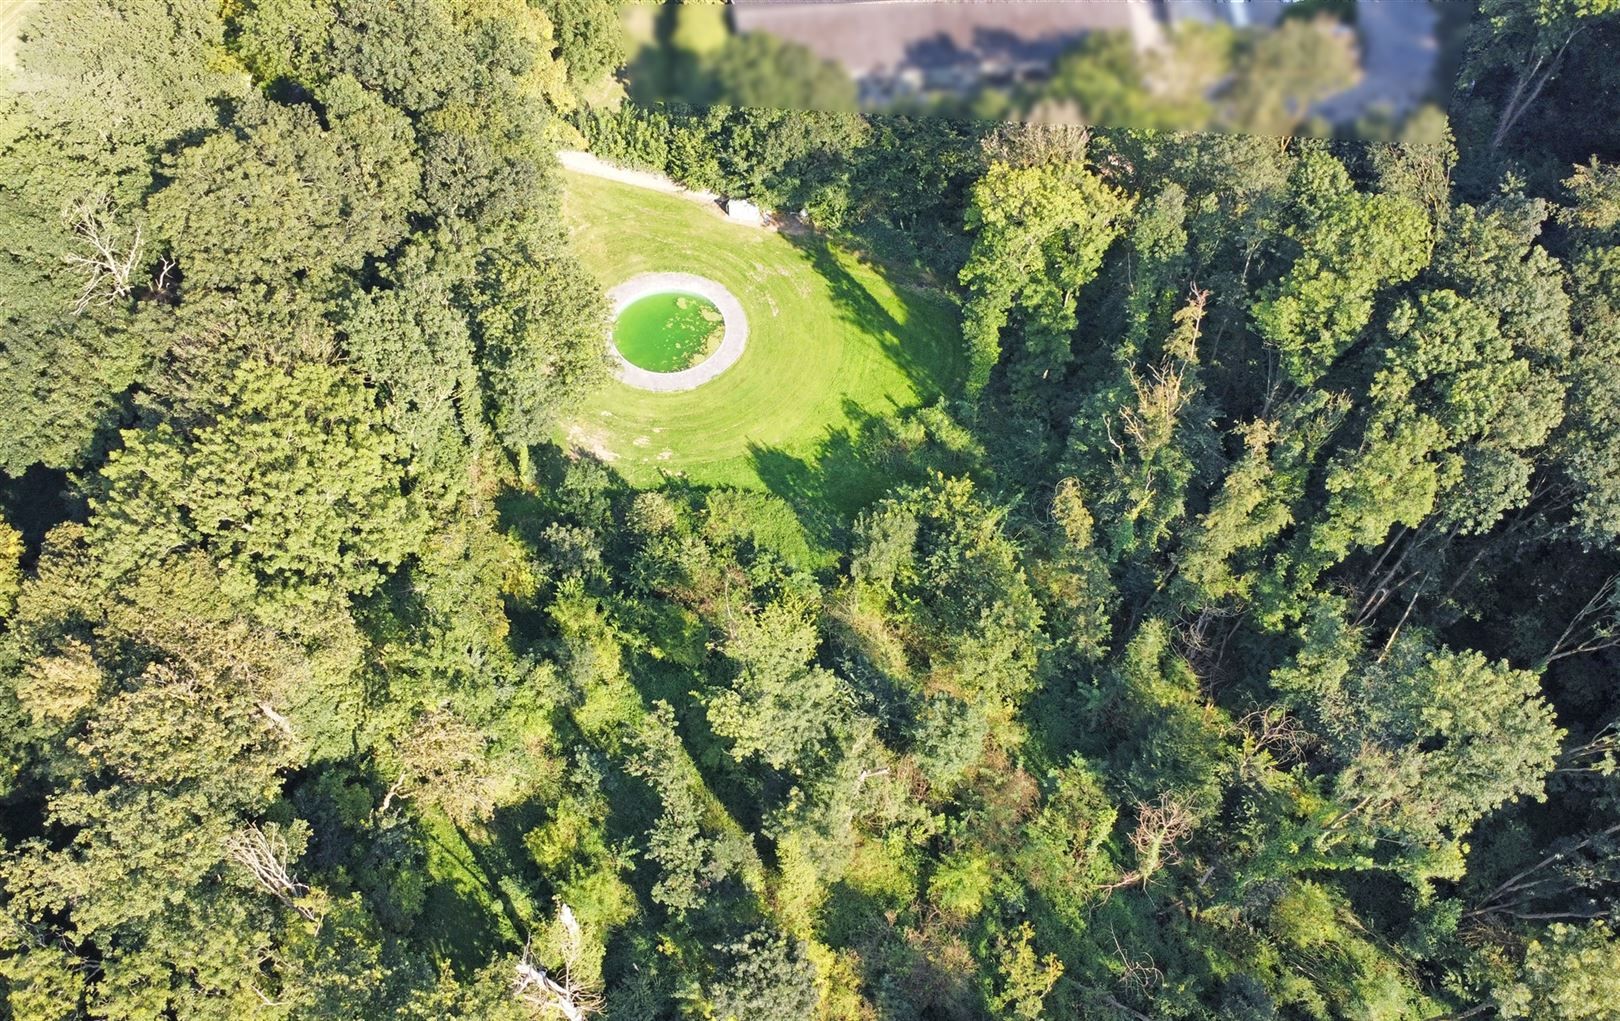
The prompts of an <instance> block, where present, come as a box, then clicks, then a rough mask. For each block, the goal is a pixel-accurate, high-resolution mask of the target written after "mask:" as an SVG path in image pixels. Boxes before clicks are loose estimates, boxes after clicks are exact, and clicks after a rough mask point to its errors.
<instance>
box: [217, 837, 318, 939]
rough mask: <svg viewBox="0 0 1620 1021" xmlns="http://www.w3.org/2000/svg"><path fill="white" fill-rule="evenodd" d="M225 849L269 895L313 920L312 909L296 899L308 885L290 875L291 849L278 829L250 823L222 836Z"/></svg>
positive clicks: (300, 896)
mask: <svg viewBox="0 0 1620 1021" xmlns="http://www.w3.org/2000/svg"><path fill="white" fill-rule="evenodd" d="M225 853H226V854H228V855H229V856H230V858H231V860H232V861H234V862H236V863H237V864H238V865H240V866H242V867H243V868H244V869H246V870H247V871H248V874H249V875H251V876H252V877H253V879H254V881H255V882H257V883H258V884H259V885H260V886H261V887H263V888H264V889H265V890H266V891H267V892H268V893H269V894H270V895H271V896H272V897H274V898H276V900H279V901H281V903H283V904H285V905H286V906H287V907H289V908H292V909H293V910H294V911H296V912H298V914H299V916H300V917H302V918H303V919H304V920H305V921H309V922H313V921H315V912H314V911H312V910H310V908H309V906H308V905H306V904H303V903H301V902H300V899H301V898H302V897H303V896H304V894H306V893H308V892H309V887H307V886H305V885H304V884H303V883H300V882H298V881H297V880H296V879H294V878H293V877H292V868H291V862H290V859H291V857H292V851H291V849H290V848H289V847H288V846H287V840H286V838H285V837H283V836H282V835H281V834H280V833H278V832H275V831H274V830H272V831H271V832H269V833H266V832H265V831H264V830H261V829H260V828H259V827H258V826H256V825H250V826H249V827H248V828H247V829H245V830H242V831H241V832H240V833H233V834H231V835H230V836H229V837H226V838H225Z"/></svg>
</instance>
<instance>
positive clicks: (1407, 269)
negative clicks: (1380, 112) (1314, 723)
mask: <svg viewBox="0 0 1620 1021" xmlns="http://www.w3.org/2000/svg"><path fill="white" fill-rule="evenodd" d="M1290 187H1291V190H1292V193H1293V194H1292V203H1293V209H1292V210H1291V213H1290V216H1289V221H1288V224H1287V226H1286V227H1285V235H1286V236H1287V237H1289V238H1291V239H1292V240H1293V242H1294V246H1295V252H1296V254H1295V255H1294V256H1293V258H1292V260H1291V262H1290V265H1289V267H1288V271H1287V273H1285V274H1284V275H1283V277H1282V278H1281V279H1280V280H1278V281H1277V282H1276V283H1274V284H1272V285H1271V286H1270V287H1268V288H1266V290H1265V291H1264V292H1263V296H1262V297H1261V299H1260V300H1259V301H1257V302H1255V303H1254V305H1253V306H1252V310H1253V315H1254V322H1255V328H1256V329H1257V330H1258V331H1259V333H1260V335H1261V336H1262V337H1264V338H1265V339H1266V340H1267V341H1268V342H1269V343H1271V344H1272V345H1274V346H1275V347H1276V348H1277V350H1278V353H1279V354H1280V355H1281V357H1282V365H1283V370H1284V371H1285V372H1286V373H1287V374H1288V376H1289V378H1290V379H1292V380H1293V381H1294V382H1295V383H1297V384H1299V385H1301V386H1308V385H1310V384H1311V383H1314V382H1315V381H1316V380H1317V379H1318V378H1319V377H1321V375H1322V374H1323V373H1324V372H1326V371H1327V370H1328V369H1329V368H1330V367H1331V366H1332V364H1333V362H1334V361H1335V360H1336V359H1337V358H1338V357H1339V355H1341V354H1343V353H1344V351H1345V350H1346V349H1347V348H1349V347H1350V346H1351V345H1352V344H1353V343H1355V341H1356V339H1357V337H1358V336H1359V335H1360V334H1361V331H1362V330H1363V329H1365V328H1366V326H1367V324H1368V322H1370V321H1371V319H1372V314H1373V298H1374V297H1375V296H1376V294H1377V293H1378V291H1379V290H1380V289H1382V288H1384V287H1387V286H1389V285H1391V284H1396V283H1401V282H1402V281H1405V280H1409V279H1411V277H1412V276H1414V275H1415V274H1416V273H1417V272H1418V270H1420V269H1422V268H1423V265H1424V263H1425V262H1427V261H1428V245H1429V237H1428V221H1427V218H1426V217H1425V216H1424V215H1423V210H1422V208H1421V207H1419V206H1418V205H1417V203H1415V202H1413V201H1412V200H1410V199H1407V198H1404V197H1400V196H1396V195H1389V194H1377V195H1363V194H1361V193H1359V192H1357V191H1355V190H1354V189H1353V188H1352V187H1351V184H1350V178H1349V175H1348V174H1347V173H1346V171H1345V169H1344V166H1343V165H1342V164H1341V163H1339V162H1338V161H1337V160H1335V159H1334V158H1333V157H1331V156H1329V155H1327V154H1326V153H1324V152H1319V151H1314V150H1313V151H1309V152H1307V153H1305V154H1304V156H1303V157H1302V158H1301V159H1300V162H1299V165H1298V167H1297V168H1296V169H1295V171H1294V175H1293V179H1292V181H1291V182H1290Z"/></svg>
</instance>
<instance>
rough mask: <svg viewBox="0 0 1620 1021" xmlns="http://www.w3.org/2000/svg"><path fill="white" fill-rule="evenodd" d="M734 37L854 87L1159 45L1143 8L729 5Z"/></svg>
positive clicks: (967, 2)
mask: <svg viewBox="0 0 1620 1021" xmlns="http://www.w3.org/2000/svg"><path fill="white" fill-rule="evenodd" d="M731 12H732V18H733V20H734V24H735V25H736V27H737V31H739V32H765V33H768V34H770V35H774V36H777V37H778V38H781V39H785V40H788V41H790V42H796V43H800V44H802V45H804V46H806V47H808V48H809V49H810V50H811V51H812V52H814V53H815V54H816V55H817V56H820V57H822V58H824V59H827V60H833V61H836V62H838V63H839V64H842V65H843V66H844V68H845V69H846V70H847V71H848V72H849V73H850V76H851V77H853V78H856V79H860V78H865V77H869V76H890V75H895V74H899V73H901V72H904V71H906V70H920V71H931V70H939V69H945V68H952V67H972V68H974V69H977V70H981V71H982V70H985V69H1003V70H1006V71H1011V72H1015V71H1018V70H1020V69H1023V68H1029V67H1041V68H1044V67H1047V66H1049V65H1050V64H1051V62H1052V61H1053V60H1055V59H1056V58H1057V57H1058V56H1059V55H1060V54H1062V53H1063V51H1064V50H1066V49H1068V48H1069V47H1071V46H1073V45H1074V43H1075V42H1077V41H1078V40H1079V39H1080V38H1081V37H1082V36H1084V35H1086V34H1087V33H1089V32H1097V31H1104V30H1116V31H1127V32H1130V33H1132V35H1133V36H1135V37H1136V38H1137V40H1138V42H1144V41H1145V39H1144V36H1152V37H1154V38H1156V37H1157V32H1158V22H1157V20H1156V18H1155V17H1154V12H1153V7H1152V5H1151V4H1149V3H1146V2H1144V0H1071V2H1065V3H1054V2H1051V0H1046V2H1033V0H977V2H973V0H932V2H928V0H887V2H884V0H830V2H829V0H823V2H804V0H734V2H733V3H732V5H731Z"/></svg>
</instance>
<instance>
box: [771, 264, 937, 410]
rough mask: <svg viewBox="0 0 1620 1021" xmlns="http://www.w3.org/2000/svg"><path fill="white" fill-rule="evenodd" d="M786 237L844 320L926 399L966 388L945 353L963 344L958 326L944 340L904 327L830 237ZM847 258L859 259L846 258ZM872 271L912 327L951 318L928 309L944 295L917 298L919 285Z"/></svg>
mask: <svg viewBox="0 0 1620 1021" xmlns="http://www.w3.org/2000/svg"><path fill="white" fill-rule="evenodd" d="M782 236H783V237H785V238H787V240H788V243H789V244H791V245H793V247H795V248H797V249H799V251H801V252H803V253H804V255H805V256H806V257H807V258H808V259H809V260H810V263H811V265H812V266H813V267H814V268H815V270H816V273H817V274H818V275H819V276H820V277H821V278H822V280H823V281H825V282H826V284H827V289H828V293H829V295H830V297H831V298H832V302H833V305H834V306H835V307H836V308H837V309H838V312H839V315H840V316H842V317H843V319H844V320H845V321H846V322H848V323H851V324H852V325H854V326H855V327H857V328H858V329H860V330H861V331H862V332H863V333H866V334H868V335H870V336H872V337H874V338H875V339H876V340H877V341H878V344H879V345H880V346H881V348H882V350H883V353H884V354H885V355H887V356H888V358H889V359H890V360H891V361H893V362H894V363H895V364H896V365H898V366H900V368H901V370H902V371H904V372H905V373H906V375H907V376H908V377H909V378H910V379H911V381H912V384H913V385H914V386H915V387H916V388H917V392H918V393H919V394H920V395H921V396H922V397H923V399H924V400H933V399H934V398H936V397H941V396H946V395H949V394H953V393H954V392H955V391H956V389H957V387H958V386H959V385H960V384H961V377H960V373H959V372H953V371H952V369H953V367H958V366H956V363H957V362H958V361H959V359H953V358H951V357H950V353H949V352H948V351H944V350H940V348H941V346H942V345H948V344H952V343H957V342H958V341H957V337H956V332H955V330H954V324H953V328H951V329H948V330H946V331H944V335H943V336H940V335H933V334H931V333H930V331H927V330H923V329H918V328H917V327H916V326H914V325H908V324H906V323H901V322H900V320H898V319H896V318H895V317H894V314H893V313H892V312H890V311H889V310H888V309H887V308H884V307H883V304H882V303H881V302H880V301H878V300H877V298H875V297H874V296H873V295H872V292H871V291H870V290H868V289H867V288H866V287H865V286H864V285H862V283H861V282H860V281H859V280H857V279H856V278H855V277H854V276H853V275H852V274H851V273H850V272H849V270H848V268H846V266H845V264H844V262H843V261H841V260H840V259H839V257H838V255H837V254H835V253H834V252H833V249H832V245H831V244H830V243H829V242H828V241H827V239H826V238H823V237H822V236H821V235H819V234H813V233H786V232H784V233H783V235H782ZM845 258H858V257H857V256H854V255H850V254H847V253H846V255H845ZM872 268H873V269H874V270H875V271H876V272H877V273H878V275H879V276H880V277H882V278H883V280H884V281H885V282H886V283H888V284H889V285H890V286H891V287H893V288H894V290H895V293H896V295H898V296H899V297H900V300H901V301H903V302H905V303H906V306H907V312H908V316H907V318H908V320H910V321H911V322H912V323H915V322H916V321H918V320H920V319H924V318H927V317H929V316H941V315H945V314H946V310H945V309H943V308H938V307H936V308H929V307H927V306H928V305H929V304H934V303H938V304H943V303H945V302H946V299H945V297H944V295H943V293H941V294H940V296H939V297H938V298H924V297H922V296H921V295H920V294H919V293H918V286H917V285H910V284H907V283H905V282H903V281H899V280H895V279H892V275H891V273H890V272H888V271H886V270H885V269H884V268H882V267H879V266H876V265H873V266H872ZM950 316H951V318H952V319H954V318H955V313H954V310H951V312H950Z"/></svg>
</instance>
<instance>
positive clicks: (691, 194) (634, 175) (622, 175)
mask: <svg viewBox="0 0 1620 1021" xmlns="http://www.w3.org/2000/svg"><path fill="white" fill-rule="evenodd" d="M557 162H558V163H561V164H562V165H563V166H564V167H566V168H567V169H569V170H573V171H577V172H579V173H581V174H590V175H591V176H592V177H602V178H606V179H607V180H609V181H618V182H619V183H620V184H629V185H634V186H635V187H637V188H646V189H648V190H649V191H661V192H664V193H666V194H669V195H679V196H681V197H682V198H689V199H692V200H693V201H695V202H704V203H707V204H708V205H711V206H712V205H715V204H716V203H718V202H719V201H720V196H718V195H716V194H715V193H714V192H712V191H693V190H692V189H690V188H687V187H684V186H683V185H679V184H676V183H675V182H674V181H672V180H670V179H669V178H667V177H665V176H664V175H663V174H655V173H653V172H652V171H650V170H631V169H629V168H627V167H621V166H617V165H615V164H612V163H609V162H608V161H607V160H604V159H599V158H598V157H596V156H593V155H592V154H590V153H588V152H581V151H579V150H578V149H561V150H559V151H558V152H557Z"/></svg>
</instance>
